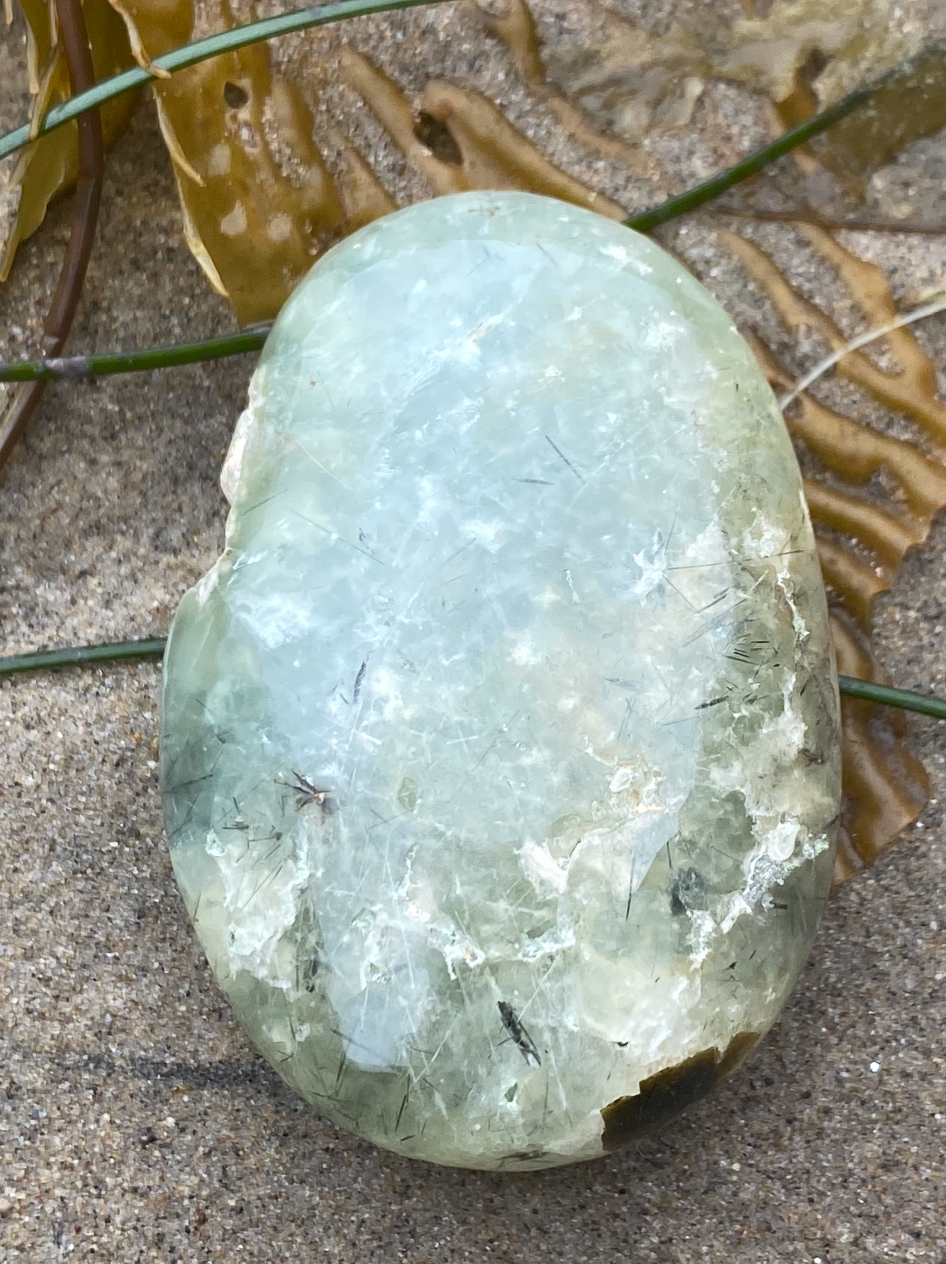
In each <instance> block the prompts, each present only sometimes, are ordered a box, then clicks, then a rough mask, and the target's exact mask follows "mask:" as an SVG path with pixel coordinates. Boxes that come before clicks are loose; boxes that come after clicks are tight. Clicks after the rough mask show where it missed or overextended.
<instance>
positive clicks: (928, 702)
mask: <svg viewBox="0 0 946 1264" xmlns="http://www.w3.org/2000/svg"><path fill="white" fill-rule="evenodd" d="M166 645H167V639H166V638H165V637H151V638H150V639H148V640H144V641H117V642H113V643H111V644H106V645H74V646H71V647H70V648H68V649H62V650H40V651H39V652H38V653H35V654H12V655H10V656H9V657H7V658H0V676H12V675H15V674H16V673H19V672H28V671H48V670H50V669H51V668H54V667H85V666H88V665H89V664H94V663H114V662H121V661H123V660H127V659H136V658H162V657H163V656H164V648H165V646H166ZM838 685H839V686H840V689H841V695H842V697H845V698H861V699H863V700H865V701H866V702H876V703H879V704H880V705H881V706H885V707H899V708H900V709H901V710H904V711H916V712H917V713H918V714H919V715H929V716H932V717H933V718H934V719H936V720H946V700H944V699H941V698H930V697H928V696H927V695H926V694H923V693H913V692H912V691H911V690H909V689H895V688H894V687H893V685H878V684H876V683H875V682H874V681H872V680H857V679H856V678H855V677H854V676H839V677H838Z"/></svg>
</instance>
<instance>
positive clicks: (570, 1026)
mask: <svg viewBox="0 0 946 1264" xmlns="http://www.w3.org/2000/svg"><path fill="white" fill-rule="evenodd" d="M224 484H225V489H226V490H227V493H228V495H229V496H230V498H231V501H232V504H233V509H232V513H231V516H230V520H229V523H228V538H227V550H226V552H225V553H224V555H223V557H222V558H221V559H220V561H219V562H218V564H217V566H216V567H215V568H214V570H213V571H211V572H210V574H209V575H208V576H207V577H206V578H205V579H204V580H203V581H202V582H201V584H200V585H198V586H197V588H195V589H193V590H192V591H191V592H190V593H189V594H188V595H187V597H186V598H185V599H184V601H183V603H182V606H181V609H180V611H179V613H178V616H177V619H176V621H175V625H174V630H173V633H172V638H171V643H170V647H169V652H168V655H167V659H166V688H165V712H164V735H163V740H162V766H163V776H164V787H165V799H166V811H167V823H168V833H169V836H170V839H171V842H172V856H173V860H174V865H175V872H176V874H177V876H178V881H179V883H180V885H181V888H182V891H183V893H184V896H185V900H186V901H187V904H188V908H189V909H190V911H191V914H192V917H193V919H194V924H195V927H196V929H197V931H198V934H199V935H200V937H201V940H202V942H203V944H204V946H205V948H206V950H207V953H208V957H209V959H210V962H211V965H212V966H213V969H214V971H215V973H216V975H217V977H218V979H219V980H220V982H221V984H222V986H223V987H224V988H225V990H226V991H227V992H228V994H229V995H230V997H231V999H232V1000H233V1003H234V1005H235V1007H236V1009H237V1011H238V1013H239V1014H240V1016H241V1018H242V1020H243V1022H244V1023H245V1024H246V1026H247V1029H248V1030H249V1032H250V1034H251V1035H252V1037H253V1039H254V1040H255V1041H256V1043H257V1045H258V1046H259V1047H260V1049H261V1050H262V1051H263V1052H264V1054H265V1055H266V1056H267V1057H268V1058H269V1059H270V1060H271V1061H272V1062H273V1064H274V1065H276V1066H277V1068H278V1069H279V1071H280V1072H281V1074H283V1075H284V1076H285V1077H286V1079H287V1080H288V1081H289V1082H290V1083H292V1084H294V1085H295V1086H296V1087H297V1088H298V1089H299V1091H300V1092H302V1093H303V1094H304V1095H305V1096H306V1097H307V1098H308V1099H309V1100H310V1101H312V1102H313V1103H314V1104H315V1105H316V1106H317V1107H318V1108H319V1109H320V1110H322V1111H324V1112H325V1113H326V1114H328V1115H329V1116H331V1117H332V1118H333V1119H335V1120H336V1121H337V1122H338V1123H340V1124H342V1125H344V1126H346V1127H349V1128H351V1129H352V1130H354V1131H356V1132H358V1133H360V1134H361V1135H363V1136H365V1137H367V1138H369V1139H370V1140H372V1141H375V1142H377V1143H378V1144H381V1145H384V1146H387V1147H389V1148H391V1149H395V1150H398V1151H399V1152H401V1153H405V1154H409V1155H413V1156H415V1157H419V1158H426V1159H430V1160H432V1161H435V1162H441V1163H451V1164H456V1165H460V1166H469V1167H496V1168H530V1167H543V1166H550V1165H553V1164H557V1163H564V1162H568V1161H571V1160H574V1159H580V1158H588V1157H592V1156H594V1155H595V1154H600V1153H602V1152H603V1151H604V1150H606V1149H608V1148H611V1147H612V1146H614V1145H616V1144H619V1143H620V1142H621V1141H623V1140H625V1139H626V1138H627V1137H628V1136H632V1135H635V1134H636V1133H637V1132H639V1131H640V1130H641V1129H644V1128H647V1127H650V1126H653V1125H655V1124H658V1123H659V1122H660V1121H661V1120H662V1119H665V1118H667V1117H669V1116H671V1115H672V1114H674V1113H676V1111H677V1110H679V1109H680V1108H682V1107H683V1106H684V1105H686V1104H687V1103H688V1102H689V1101H691V1100H693V1099H695V1098H697V1097H700V1096H702V1095H704V1094H705V1093H706V1092H708V1091H710V1089H711V1088H712V1087H713V1085H714V1084H715V1083H716V1082H717V1081H718V1079H719V1078H720V1076H721V1075H723V1074H725V1073H726V1071H728V1070H729V1069H731V1067H732V1066H734V1065H736V1063H737V1062H738V1061H739V1059H740V1058H741V1057H742V1056H743V1054H744V1053H745V1052H746V1051H747V1050H748V1049H749V1048H750V1047H751V1045H752V1043H753V1042H754V1040H755V1038H757V1036H758V1035H759V1034H761V1033H763V1032H764V1031H765V1030H766V1029H767V1028H768V1026H769V1025H770V1024H771V1022H772V1021H773V1020H774V1018H775V1016H776V1014H777V1013H778V1010H779V1008H780V1007H781V1005H782V1003H783V1002H784V1000H785V997H786V996H787V993H788V991H789V989H790V987H791V984H792V983H793V981H794V978H795V977H796V975H797V972H798V970H799V968H800V966H801V963H802V962H803V960H804V957H805V955H806V953H807V951H808V948H809V946H810V943H811V939H812V937H813V934H814V931H815V928H816V925H817V920H818V916H819V914H820V910H821V906H822V903H823V899H824V896H825V894H826V892H827V889H828V885H829V882H830V874H831V862H832V834H831V831H832V829H833V825H834V820H835V818H836V815H837V810H838V795H839V767H838V765H839V756H838V735H837V699H836V692H835V685H834V680H833V675H832V668H831V663H830V655H829V648H828V628H827V617H826V609H825V602H824V593H823V589H822V586H821V579H820V572H819V569H818V564H817V560H816V558H815V555H814V547H813V540H812V536H811V530H810V525H809V523H808V518H807V513H806V510H805V507H804V501H803V498H802V493H801V482H800V477H799V473H798V469H797V466H796V464H795V460H794V456H793V454H792V451H791V447H790V444H789V441H788V438H787V436H786V433H785V429H784V426H783V424H782V421H781V418H780V416H779V414H778V411H777V408H776V406H775V403H774V400H773V399H772V396H771V393H770V391H769V389H768V387H767V385H766V384H765V382H764V380H763V379H762V377H761V374H760V372H759V370H758V368H757V367H756V365H755V362H754V360H753V358H752V356H751V353H750V352H749V349H748V348H747V347H746V345H745V343H744V342H743V341H742V339H741V338H740V337H739V336H738V334H737V333H736V332H735V330H734V329H733V328H732V326H731V322H730V321H729V319H728V317H727V316H726V314H725V313H724V312H723V311H722V309H720V308H719V306H718V305H717V304H716V303H715V302H714V300H713V299H712V298H711V297H710V296H709V295H708V294H707V293H706V291H705V290H703V289H702V287H701V286H699V284H698V283H697V282H696V281H694V280H693V279H692V278H691V277H690V276H689V275H688V274H686V273H685V272H684V271H683V270H682V269H681V268H680V267H679V266H678V265H677V264H676V263H675V262H674V261H673V260H672V259H671V258H670V257H669V256H667V255H666V254H664V253H663V252H662V251H660V250H659V248H657V247H656V246H655V245H653V244H652V243H650V242H648V241H646V240H645V239H643V238H641V237H638V236H636V235H635V234H632V233H630V232H629V231H628V230H626V229H623V228H621V227H620V226H619V225H616V224H614V223H612V222H609V221H606V220H604V219H602V218H600V217H598V216H595V215H593V214H591V213H589V212H587V211H582V210H578V209H576V208H574V207H569V206H566V205H564V204H561V203H558V202H553V201H549V200H545V199H541V198H536V197H532V196H529V195H525V194H469V195H463V196H460V197H455V198H444V199H439V200H436V201H434V202H429V203H424V204H421V205H419V206H415V207H412V208H410V209H409V210H407V211H404V212H401V213H399V214H397V215H394V216H390V217H388V218H385V219H383V220H381V221H379V222H378V223H376V224H374V225H372V226H370V227H369V228H367V229H364V230H362V231H361V232H360V233H358V234H356V235H355V236H353V237H352V238H350V239H348V240H347V241H346V242H345V243H343V244H342V245H341V246H339V247H337V248H336V249H335V250H333V251H332V252H330V253H329V254H328V255H327V256H326V257H325V258H324V259H323V260H322V261H321V262H320V263H319V264H318V265H317V266H316V268H314V269H313V271H312V273H311V274H310V275H309V277H308V278H307V279H306V280H305V282H303V284H302V285H301V286H300V287H299V289H298V290H297V291H296V293H295V294H294V295H293V297H292V299H291V300H290V302H289V303H288V304H287V306H286V308H285V309H284V311H283V313H282V315H281V317H280V319H279V321H278V322H277V325H276V328H275V329H274V331H273V334H272V335H271V337H270V340H269V342H268V343H267V347H266V350H265V351H264V353H263V357H262V359H261V362H260V366H259V368H258V370H257V374H256V376H255V378H254V382H253V385H252V387H251V393H250V405H249V408H248V410H247V412H246V413H245V414H244V416H243V417H242V418H241V421H240V424H239V425H238V428H237V433H236V435H235V437H234V443H233V446H232V448H231V453H230V457H229V458H228V463H227V467H226V469H225V474H224Z"/></svg>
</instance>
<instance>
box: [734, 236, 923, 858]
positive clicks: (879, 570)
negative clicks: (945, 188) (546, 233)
mask: <svg viewBox="0 0 946 1264" xmlns="http://www.w3.org/2000/svg"><path fill="white" fill-rule="evenodd" d="M799 231H802V232H803V233H804V234H805V236H806V237H807V238H808V240H809V242H810V243H811V244H812V246H813V247H814V248H815V250H816V251H817V252H818V254H819V255H820V256H821V257H822V258H823V259H824V260H825V262H826V263H827V264H829V265H830V266H832V267H834V268H835V269H836V270H837V272H838V274H839V276H840V277H841V278H842V279H843V281H844V283H845V286H846V287H847V289H848V290H849V291H850V293H851V295H852V296H853V297H854V298H855V299H856V300H857V302H858V303H859V304H860V306H861V307H862V308H863V310H864V311H865V312H866V313H868V314H869V317H870V319H871V320H872V321H876V322H878V323H883V322H886V321H889V320H890V319H891V318H892V316H893V315H894V314H895V311H896V308H895V304H894V300H893V297H892V295H891V293H890V289H889V286H888V283H887V281H886V279H885V277H884V275H883V273H882V272H881V271H880V269H878V268H876V267H875V266H874V265H873V264H870V263H866V262H865V261H864V260H862V259H858V258H857V256H856V255H853V254H851V253H850V252H849V251H847V250H845V249H844V247H843V246H841V245H840V244H839V243H838V242H837V241H835V240H834V238H832V237H831V236H830V235H829V234H827V233H825V232H824V231H823V230H821V229H817V228H814V227H812V226H810V225H805V226H800V229H799ZM722 236H723V239H724V240H725V242H726V244H727V245H728V247H729V249H730V250H732V252H733V253H734V254H735V255H736V256H737V257H738V258H739V259H740V260H741V262H742V263H743V265H744V266H745V268H746V270H747V271H748V273H749V275H750V276H751V277H752V279H753V280H754V281H755V283H756V284H757V285H758V286H759V288H760V289H761V290H762V291H763V293H765V295H766V296H767V297H768V299H769V300H770V301H771V303H772V304H773V306H774V307H775V309H776V311H777V312H778V314H779V315H780V317H781V318H782V320H783V321H784V322H785V323H786V324H787V325H788V326H789V327H790V328H793V329H798V328H800V327H802V326H807V327H808V328H810V329H814V330H817V331H818V332H819V333H820V334H821V335H822V337H823V338H824V339H825V341H826V342H827V343H828V344H829V346H832V347H839V346H843V345H844V344H845V343H846V339H845V337H844V335H843V334H842V332H841V330H840V329H839V328H838V326H837V325H836V324H835V322H834V321H833V320H831V319H830V318H829V317H828V316H827V315H826V314H825V313H824V312H822V311H821V309H820V308H818V307H817V306H816V305H815V304H813V303H811V302H810V301H809V300H807V299H804V298H802V297H801V296H800V295H799V294H797V293H796V292H795V290H793V289H792V287H791V286H790V285H789V283H788V281H787V280H786V278H785V277H784V275H783V274H782V273H781V272H780V271H779V269H778V268H777V267H776V265H775V263H774V262H773V260H772V259H771V257H770V256H769V255H767V254H766V253H765V252H764V251H763V250H762V249H761V248H760V247H759V246H757V245H755V244H754V243H752V242H749V241H746V240H745V239H744V238H742V237H738V236H736V235H735V234H733V233H726V234H722ZM888 337H889V340H890V341H889V345H890V348H891V350H892V352H893V353H894V354H895V356H896V357H897V359H898V360H899V362H900V364H901V366H902V371H901V372H900V373H888V372H885V371H884V370H883V369H881V368H880V367H878V365H877V364H875V363H874V361H873V360H871V359H869V358H868V356H867V355H866V354H865V353H863V352H860V351H855V352H852V353H850V354H849V355H847V356H845V357H843V358H842V359H841V360H840V361H839V363H838V366H837V369H838V373H839V375H841V376H844V377H846V378H847V379H848V380H849V381H851V382H853V383H855V384H856V385H858V386H859V387H861V389H863V390H864V391H865V392H866V393H867V394H868V395H869V396H872V397H873V398H874V399H875V400H877V401H878V402H880V403H882V404H885V405H887V406H888V407H893V408H895V409H896V410H897V411H899V412H901V413H905V414H906V415H907V416H908V417H910V418H911V420H913V421H914V422H915V423H916V424H917V426H919V427H920V428H922V430H923V431H925V433H926V434H927V435H928V436H929V440H930V451H929V453H923V452H920V451H919V450H918V449H917V448H916V447H915V446H914V445H912V444H910V443H908V442H906V441H905V440H903V439H898V438H895V437H893V436H890V435H885V434H882V433H879V432H877V431H875V430H873V429H871V428H870V427H869V426H867V425H865V424H864V423H863V422H858V421H855V420H853V419H851V418H849V417H846V416H843V415H842V414H840V413H837V412H835V411H833V410H832V409H830V408H828V407H827V406H826V405H825V404H822V403H820V402H819V401H818V400H817V399H815V398H813V397H812V396H811V395H809V394H802V395H801V396H799V398H798V399H797V401H795V403H794V404H793V405H791V406H790V410H789V413H788V416H787V418H786V420H787V423H788V427H789V430H790V431H791V433H792V436H793V438H794V439H795V440H796V442H798V443H799V444H801V445H802V447H803V448H804V449H805V450H806V451H807V452H808V453H809V455H810V456H813V457H815V458H817V462H818V464H819V465H820V467H821V472H820V473H819V475H818V476H817V477H809V478H807V479H806V480H805V491H806V495H807V498H808V505H809V509H810V510H811V516H812V521H813V523H814V525H815V532H816V536H817V538H818V552H819V557H820V560H821V568H822V572H823V574H824V578H825V583H826V585H827V587H828V591H829V594H830V596H831V598H832V629H833V632H834V641H835V651H836V654H837V658H838V670H839V671H841V672H844V673H845V674H846V675H851V676H857V677H859V678H860V679H863V680H878V681H885V677H884V676H883V675H882V674H881V673H880V672H879V669H878V667H877V665H876V663H875V662H874V659H873V656H872V653H871V649H870V631H871V608H872V604H873V601H874V599H875V598H876V597H877V596H879V594H880V593H882V592H885V591H886V590H888V589H889V588H890V587H891V585H892V584H893V582H894V580H895V579H896V576H897V573H898V571H899V569H900V566H901V564H902V562H903V558H904V556H905V554H906V552H907V550H908V549H909V548H911V547H913V546H915V545H919V544H922V543H923V541H924V540H925V539H926V538H927V536H928V534H929V531H930V527H931V526H932V522H933V518H934V516H935V515H936V514H937V513H938V512H939V511H940V510H941V509H943V508H944V507H946V466H944V465H943V464H941V463H940V460H943V461H946V446H944V445H946V408H944V406H943V404H942V403H940V401H939V399H938V396H937V392H936V375H935V366H934V365H933V363H932V361H931V360H930V358H929V356H927V354H926V353H925V352H924V351H923V349H922V348H921V347H920V345H919V343H918V342H917V340H916V338H915V336H914V334H913V333H912V331H911V330H909V329H908V328H901V329H898V330H895V331H893V332H892V333H891V334H889V335H888ZM750 338H751V340H752V341H753V343H754V345H755V348H756V353H757V355H758V357H759V360H760V362H761V364H762V367H763V369H764V370H765V372H766V374H767V376H768V379H769V381H770V382H771V384H772V385H773V386H774V387H775V388H776V389H779V390H784V389H785V388H787V387H788V386H790V385H791V375H790V374H788V373H787V372H786V371H785V369H784V368H783V367H782V366H781V365H780V364H779V363H778V361H777V360H776V358H775V357H774V356H773V355H772V353H771V351H770V350H769V349H768V347H766V345H765V344H764V343H763V342H762V341H761V339H759V338H758V337H754V336H752V335H751V334H750ZM879 475H886V482H887V483H888V484H889V485H891V486H890V491H889V492H888V493H887V494H886V495H884V493H883V482H882V481H881V480H879V479H878V476H879ZM868 483H872V484H873V486H872V488H871V494H870V496H868V495H867V494H865V490H864V489H865V488H866V487H867V484H868ZM878 483H880V486H881V490H878V487H877V484H878ZM881 496H883V499H880V497H881ZM842 713H843V718H844V724H843V730H842V732H843V765H844V789H845V808H844V814H843V817H842V831H841V848H840V850H839V856H838V877H839V878H843V877H847V876H850V874H851V873H853V872H855V871H856V869H858V868H860V867H862V866H863V865H864V864H871V863H873V861H874V860H875V859H876V857H877V855H878V854H879V853H880V851H881V850H882V849H883V848H884V847H885V846H886V845H887V844H888V843H889V842H891V841H892V839H893V838H895V837H896V836H897V834H899V833H900V831H901V830H902V829H903V828H904V827H905V826H906V825H907V824H909V823H910V821H912V820H914V819H915V818H916V816H917V815H918V814H919V812H920V811H921V810H922V808H923V805H924V804H925V802H926V799H927V797H928V795H929V792H930V787H929V780H928V778H927V776H926V773H925V771H924V770H923V768H922V766H921V765H920V764H919V762H918V761H917V760H916V758H915V757H914V756H913V755H912V754H911V753H910V751H909V749H908V748H907V745H906V736H907V735H906V729H905V725H904V723H903V718H902V717H901V716H899V715H897V714H896V713H895V712H890V711H888V710H886V709H884V708H880V707H877V706H874V705H872V704H871V703H869V702H863V701H852V700H849V699H846V700H845V701H844V702H843V703H842Z"/></svg>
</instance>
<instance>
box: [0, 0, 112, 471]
mask: <svg viewBox="0 0 946 1264" xmlns="http://www.w3.org/2000/svg"><path fill="white" fill-rule="evenodd" d="M56 14H57V17H58V20H59V29H60V38H61V40H62V46H63V49H64V51H65V54H66V64H67V66H68V70H69V84H70V87H71V89H72V92H73V94H74V95H81V94H82V93H84V92H85V91H86V89H88V88H90V87H92V86H93V85H94V84H95V69H94V67H93V65H92V50H91V47H90V45H89V35H88V31H87V30H86V25H85V18H84V16H83V13H82V4H81V0H56ZM78 133H79V171H78V180H77V182H76V193H75V210H74V212H73V220H72V232H71V234H70V237H69V245H68V246H67V248H66V257H65V259H64V261H63V265H62V271H61V272H60V274H59V282H58V284H57V286H56V292H55V294H54V295H53V301H52V303H51V304H50V308H49V311H48V313H47V315H46V320H45V322H44V326H43V343H42V347H43V353H44V355H45V356H56V355H58V353H59V352H60V351H61V350H62V348H63V347H64V346H65V343H66V339H67V337H68V336H69V330H70V329H71V328H72V322H73V320H74V319H75V314H76V311H77V309H78V306H79V299H80V297H81V294H82V286H83V284H84V282H85V274H86V271H87V269H88V266H89V257H90V256H91V254H92V243H93V241H94V240H95V227H96V224H97V223H98V216H99V206H100V204H101V200H102V183H103V172H104V156H103V155H104V147H103V142H102V121H101V119H100V117H99V112H98V110H97V109H93V110H90V111H88V112H86V113H84V114H83V115H82V117H81V118H80V119H79V123H78ZM45 389H46V387H45V383H44V382H43V381H42V380H41V379H36V378H34V379H33V380H31V381H29V382H28V383H27V385H26V386H24V387H23V388H22V390H20V391H18V392H17V394H16V395H15V396H14V399H13V402H12V403H11V405H10V406H9V408H8V409H7V410H6V412H5V413H4V415H3V417H2V419H0V469H3V467H4V465H6V463H7V461H8V460H9V457H10V453H11V452H12V451H13V448H14V446H15V444H16V441H17V439H19V437H20V435H21V434H22V433H23V431H24V429H25V428H26V425H27V423H28V422H29V420H30V418H31V417H32V416H33V414H34V413H35V411H36V409H37V408H38V407H39V402H40V400H41V399H42V397H43V392H44V390H45Z"/></svg>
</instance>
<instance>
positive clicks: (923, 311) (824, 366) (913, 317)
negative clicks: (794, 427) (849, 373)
mask: <svg viewBox="0 0 946 1264" xmlns="http://www.w3.org/2000/svg"><path fill="white" fill-rule="evenodd" d="M944 311H946V295H944V294H942V293H940V294H938V295H937V297H936V298H935V299H933V300H932V301H931V302H929V303H924V304H923V306H922V307H915V308H914V309H913V311H911V312H903V313H902V314H901V315H900V316H898V317H897V318H896V319H895V320H891V321H888V322H887V323H886V324H885V325H879V326H878V327H877V328H876V329H868V330H867V331H866V332H865V333H862V334H858V336H857V337H856V338H852V339H851V341H850V342H848V343H847V344H846V345H845V346H843V347H839V348H838V349H837V351H832V353H831V354H830V355H829V356H825V358H824V359H823V360H819V362H818V363H817V364H816V365H815V366H814V367H813V368H811V369H809V370H808V372H807V373H805V374H804V375H803V376H802V377H800V378H799V379H798V381H797V382H795V383H794V384H793V386H792V388H791V390H790V391H788V392H787V393H786V394H785V395H783V396H782V397H781V398H780V399H779V402H778V403H779V408H781V409H782V410H783V411H784V410H785V409H786V408H787V407H788V405H789V404H790V403H791V402H792V400H795V399H797V398H798V396H799V395H800V394H801V393H802V391H807V389H808V387H809V386H811V385H812V384H813V383H815V382H817V380H818V378H819V377H823V376H824V374H825V373H827V372H828V370H829V369H833V368H834V366H835V365H836V364H838V363H839V362H840V361H841V360H843V359H844V357H845V356H846V355H849V354H850V353H851V352H852V351H858V350H859V349H860V348H861V347H866V346H867V344H868V343H870V342H876V341H877V339H878V338H884V337H886V335H887V334H892V333H893V332H894V331H895V330H897V329H903V328H904V326H906V325H913V324H915V323H916V322H917V321H918V320H926V318H927V317H928V316H936V315H937V314H938V313H939V312H944Z"/></svg>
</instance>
